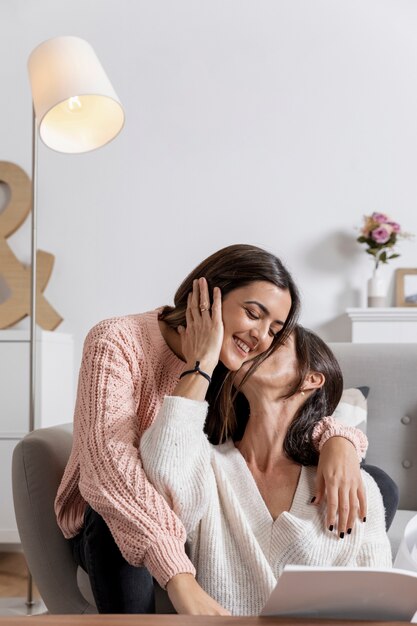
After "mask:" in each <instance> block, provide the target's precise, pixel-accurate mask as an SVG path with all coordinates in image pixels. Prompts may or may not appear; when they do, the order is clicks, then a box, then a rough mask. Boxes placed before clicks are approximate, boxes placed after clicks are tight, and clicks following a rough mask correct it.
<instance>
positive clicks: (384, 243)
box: [356, 213, 411, 269]
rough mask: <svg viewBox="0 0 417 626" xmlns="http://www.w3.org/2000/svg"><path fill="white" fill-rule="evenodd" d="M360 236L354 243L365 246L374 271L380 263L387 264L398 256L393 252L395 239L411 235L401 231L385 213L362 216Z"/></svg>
mask: <svg viewBox="0 0 417 626" xmlns="http://www.w3.org/2000/svg"><path fill="white" fill-rule="evenodd" d="M363 219H364V224H363V226H362V228H361V234H360V236H359V237H358V238H357V240H356V241H358V242H359V243H364V244H366V245H367V248H366V252H367V253H368V254H370V255H371V256H372V257H373V260H374V262H375V269H378V266H379V264H380V263H388V261H389V260H390V259H395V258H397V257H399V256H400V255H399V254H397V253H396V252H394V246H395V244H396V243H397V239H398V238H399V237H401V238H407V237H410V236H411V235H410V234H409V233H405V232H403V231H402V230H401V226H400V225H399V224H398V223H397V222H394V220H392V219H391V218H390V217H388V215H385V213H372V215H365V216H364V218H363Z"/></svg>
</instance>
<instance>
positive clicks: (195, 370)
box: [180, 361, 211, 384]
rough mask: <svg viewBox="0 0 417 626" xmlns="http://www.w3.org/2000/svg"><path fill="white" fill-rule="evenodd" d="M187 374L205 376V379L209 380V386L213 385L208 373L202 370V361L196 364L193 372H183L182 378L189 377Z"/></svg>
mask: <svg viewBox="0 0 417 626" xmlns="http://www.w3.org/2000/svg"><path fill="white" fill-rule="evenodd" d="M187 374H200V375H201V376H203V378H205V379H206V380H208V382H209V384H210V383H211V376H209V375H208V374H207V372H203V370H201V369H200V361H196V362H195V366H194V369H193V370H187V371H186V372H183V373H182V374H181V375H180V378H183V377H184V376H187Z"/></svg>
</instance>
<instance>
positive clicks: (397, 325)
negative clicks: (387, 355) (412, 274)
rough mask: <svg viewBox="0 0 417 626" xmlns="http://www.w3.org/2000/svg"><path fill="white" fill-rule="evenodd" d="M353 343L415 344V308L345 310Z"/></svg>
mask: <svg viewBox="0 0 417 626" xmlns="http://www.w3.org/2000/svg"><path fill="white" fill-rule="evenodd" d="M346 313H347V315H348V316H349V318H350V321H351V325H352V337H351V340H352V342H353V343H416V342H417V307H416V308H414V307H386V308H364V309H359V308H358V309H356V308H355V309H353V308H352V309H346Z"/></svg>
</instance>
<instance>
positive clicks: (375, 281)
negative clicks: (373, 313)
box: [368, 267, 387, 307]
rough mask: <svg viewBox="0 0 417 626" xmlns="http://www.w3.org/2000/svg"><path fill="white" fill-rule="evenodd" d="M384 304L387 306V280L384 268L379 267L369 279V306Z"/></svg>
mask: <svg viewBox="0 0 417 626" xmlns="http://www.w3.org/2000/svg"><path fill="white" fill-rule="evenodd" d="M384 306H387V282H386V280H385V277H384V275H383V273H382V268H380V267H378V268H374V271H373V273H372V276H371V278H369V279H368V307H384Z"/></svg>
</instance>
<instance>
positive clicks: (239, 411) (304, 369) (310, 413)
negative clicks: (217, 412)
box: [223, 325, 343, 465]
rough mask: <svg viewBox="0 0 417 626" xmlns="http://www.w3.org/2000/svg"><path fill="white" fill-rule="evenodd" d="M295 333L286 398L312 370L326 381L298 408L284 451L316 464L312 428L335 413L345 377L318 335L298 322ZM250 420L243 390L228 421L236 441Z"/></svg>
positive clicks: (295, 459) (297, 460) (301, 462)
mask: <svg viewBox="0 0 417 626" xmlns="http://www.w3.org/2000/svg"><path fill="white" fill-rule="evenodd" d="M293 334H294V345H295V354H296V359H297V377H296V380H295V381H294V384H293V386H292V389H290V391H289V392H288V393H287V394H286V396H285V397H286V398H290V397H291V396H293V395H295V394H296V393H300V391H301V389H302V387H303V383H304V380H305V378H306V376H307V375H308V374H309V373H310V372H316V373H319V374H323V376H324V384H323V386H322V387H320V388H318V389H315V390H314V391H313V392H312V393H311V394H310V395H309V397H308V398H307V400H306V401H305V402H304V404H302V405H301V407H300V408H299V409H298V411H297V413H296V414H295V416H294V419H293V421H292V423H291V425H290V427H289V429H288V431H287V434H286V437H285V439H284V450H285V453H286V454H287V456H288V457H289V458H291V459H293V460H294V461H296V462H297V463H300V464H301V465H317V463H318V458H319V455H318V452H317V451H316V449H315V448H314V446H313V442H312V433H313V429H314V426H315V425H316V424H317V422H319V421H320V420H321V419H322V418H323V417H326V416H327V415H332V413H334V410H335V408H336V406H337V405H338V403H339V401H340V398H341V395H342V391H343V376H342V371H341V369H340V365H339V363H338V362H337V360H336V357H335V356H334V354H333V352H332V351H331V350H330V348H329V346H328V345H327V344H326V343H325V342H324V341H323V340H322V339H320V337H318V335H316V334H315V333H313V332H312V331H311V330H307V329H306V328H303V327H302V326H299V325H297V326H296V327H295V328H294V331H293ZM278 349H279V348H278ZM244 380H245V379H244ZM244 380H243V381H242V383H241V386H242V384H243V382H244ZM223 419H226V417H225V416H224V417H223ZM248 419H249V404H248V401H247V400H246V398H245V397H244V395H243V393H238V394H237V395H236V398H235V402H234V418H229V424H234V430H233V431H231V430H230V429H229V436H232V437H233V439H234V440H235V441H238V440H239V439H241V438H242V436H243V433H244V431H245V428H246V424H247V422H248Z"/></svg>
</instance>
